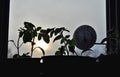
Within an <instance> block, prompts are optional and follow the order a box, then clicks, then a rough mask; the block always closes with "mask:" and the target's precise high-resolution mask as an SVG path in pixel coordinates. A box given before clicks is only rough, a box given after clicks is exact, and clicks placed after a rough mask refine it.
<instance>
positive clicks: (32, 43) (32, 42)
mask: <svg viewBox="0 0 120 77" xmlns="http://www.w3.org/2000/svg"><path fill="white" fill-rule="evenodd" d="M34 41H35V38H33V41H31V45H32V47H31V57H32V55H33V48H34Z"/></svg>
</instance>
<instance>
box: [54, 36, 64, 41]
mask: <svg viewBox="0 0 120 77" xmlns="http://www.w3.org/2000/svg"><path fill="white" fill-rule="evenodd" d="M62 37H63V36H62V35H58V36H57V37H55V39H54V40H53V42H55V41H56V40H59V39H61V38H62Z"/></svg>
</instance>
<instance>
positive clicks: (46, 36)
mask: <svg viewBox="0 0 120 77" xmlns="http://www.w3.org/2000/svg"><path fill="white" fill-rule="evenodd" d="M43 40H44V41H45V42H46V43H49V42H50V39H49V35H46V34H44V35H43Z"/></svg>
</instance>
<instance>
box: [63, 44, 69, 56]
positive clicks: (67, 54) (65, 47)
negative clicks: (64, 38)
mask: <svg viewBox="0 0 120 77" xmlns="http://www.w3.org/2000/svg"><path fill="white" fill-rule="evenodd" d="M64 44H65V50H66V51H67V55H68V56H69V51H68V48H67V44H66V43H65V42H64Z"/></svg>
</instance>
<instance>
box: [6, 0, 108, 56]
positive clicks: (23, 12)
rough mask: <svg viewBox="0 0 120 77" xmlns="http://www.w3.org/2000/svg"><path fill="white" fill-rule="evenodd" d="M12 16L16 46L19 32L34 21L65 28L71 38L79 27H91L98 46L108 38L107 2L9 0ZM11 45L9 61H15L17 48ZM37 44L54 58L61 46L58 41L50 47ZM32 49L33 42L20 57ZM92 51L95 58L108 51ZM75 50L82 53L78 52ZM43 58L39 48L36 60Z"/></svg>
mask: <svg viewBox="0 0 120 77" xmlns="http://www.w3.org/2000/svg"><path fill="white" fill-rule="evenodd" d="M9 16H10V19H9V40H14V42H15V43H17V40H18V33H19V32H18V29H19V28H20V27H23V26H24V22H31V23H33V24H34V25H35V26H40V27H42V28H44V29H46V28H53V27H65V28H66V29H68V30H70V33H67V34H70V35H71V36H70V38H72V37H73V33H74V31H75V30H76V29H77V28H78V27H79V26H81V25H90V26H92V27H93V28H94V29H95V31H96V33H97V41H96V42H97V43H99V42H101V40H102V39H103V38H105V37H106V2H105V0H10V15H9ZM51 40H52V39H51ZM20 43H22V40H20ZM8 45H9V46H8V58H12V57H13V55H14V54H16V53H17V49H16V48H15V46H14V44H13V43H12V42H9V44H8ZM37 45H38V46H41V47H43V49H44V50H45V53H46V54H45V55H54V54H55V51H57V49H58V47H60V46H61V45H60V43H59V41H56V42H55V43H53V42H52V41H51V42H50V43H49V44H48V45H47V44H45V43H43V41H40V42H37ZM30 48H31V45H30V43H26V44H23V45H22V46H21V48H20V55H22V54H23V53H27V52H29V51H30ZM92 49H93V50H94V51H95V57H96V56H99V54H100V53H104V52H105V46H104V45H94V46H93V47H92ZM76 51H78V53H79V49H77V50H76ZM41 56H42V52H41V51H40V50H39V49H36V50H35V51H34V53H33V58H35V57H37V58H40V57H41Z"/></svg>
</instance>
